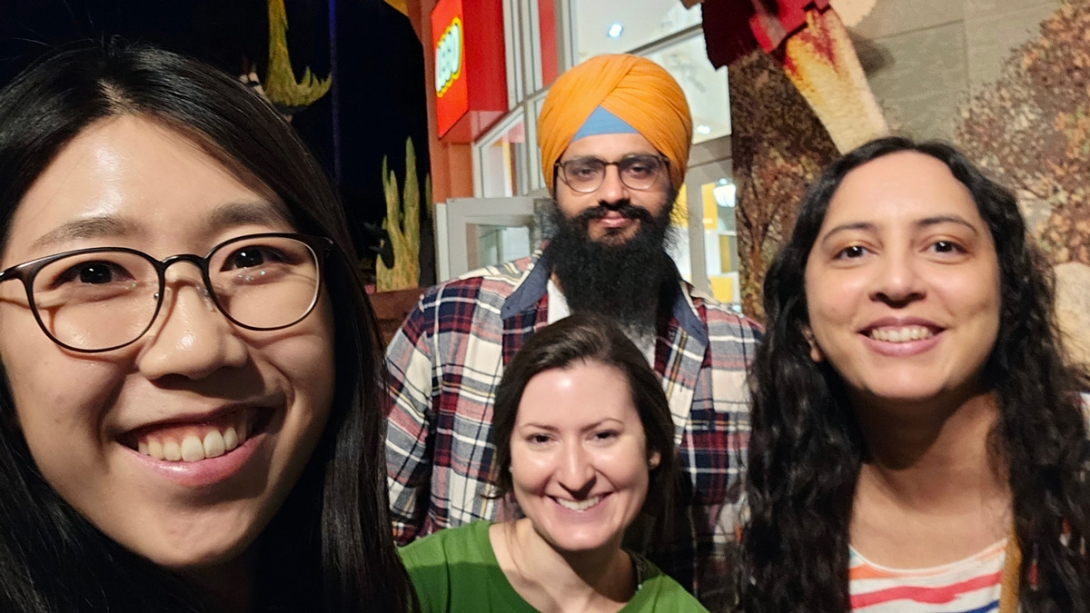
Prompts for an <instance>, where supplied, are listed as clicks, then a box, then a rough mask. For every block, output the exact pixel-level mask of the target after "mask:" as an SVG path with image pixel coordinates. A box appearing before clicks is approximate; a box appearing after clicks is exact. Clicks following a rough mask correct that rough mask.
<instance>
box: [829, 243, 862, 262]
mask: <svg viewBox="0 0 1090 613" xmlns="http://www.w3.org/2000/svg"><path fill="white" fill-rule="evenodd" d="M866 254H867V248H866V247H864V246H862V245H849V246H847V247H845V248H843V249H841V250H840V251H837V252H836V255H835V256H834V257H833V259H836V260H857V259H859V258H861V257H863V256H864V255H866Z"/></svg>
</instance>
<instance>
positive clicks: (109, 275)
mask: <svg viewBox="0 0 1090 613" xmlns="http://www.w3.org/2000/svg"><path fill="white" fill-rule="evenodd" d="M65 264H67V266H66V267H65V268H63V269H60V270H57V271H56V272H55V273H54V274H53V275H52V279H51V280H50V282H49V285H50V286H52V287H60V286H62V285H66V284H69V283H78V284H86V285H108V284H111V283H119V282H121V283H124V282H131V281H132V280H133V274H132V273H131V272H129V271H128V270H127V269H126V268H125V266H123V265H122V264H120V263H118V262H112V261H110V260H106V259H96V260H86V261H82V262H77V263H70V262H65Z"/></svg>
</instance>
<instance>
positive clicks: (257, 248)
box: [222, 245, 288, 271]
mask: <svg viewBox="0 0 1090 613" xmlns="http://www.w3.org/2000/svg"><path fill="white" fill-rule="evenodd" d="M287 259H288V258H287V257H286V256H285V254H284V253H283V252H281V251H280V250H279V249H276V248H274V247H271V246H267V245H247V246H245V247H240V248H237V249H235V250H233V251H231V253H229V254H228V255H227V257H226V258H225V259H224V261H223V267H222V270H225V271H227V270H239V269H244V268H256V267H258V266H262V265H264V264H271V263H275V262H286V261H287Z"/></svg>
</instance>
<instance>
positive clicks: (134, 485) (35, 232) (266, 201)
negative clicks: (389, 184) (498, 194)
mask: <svg viewBox="0 0 1090 613" xmlns="http://www.w3.org/2000/svg"><path fill="white" fill-rule="evenodd" d="M0 215H2V221H3V228H4V234H3V243H2V253H0V270H2V272H0V362H2V365H3V369H4V373H5V375H6V377H5V384H4V386H3V390H2V391H3V396H2V398H0V610H2V611H5V612H19V613H23V612H27V613H29V612H34V613H46V612H49V613H70V612H74V611H111V612H120V611H134V612H136V611H139V612H147V611H156V612H170V611H187V612H189V611H329V612H333V611H337V612H346V611H395V612H399V611H405V610H408V609H409V608H410V604H409V603H410V601H411V599H412V589H411V587H410V585H409V583H408V580H407V576H406V575H405V573H404V570H403V568H402V566H401V564H400V562H399V560H398V557H397V554H396V550H395V549H394V547H393V545H392V541H391V539H390V537H389V533H388V529H387V526H388V525H389V524H388V522H387V520H386V508H387V502H386V493H385V476H384V475H385V472H384V464H383V446H382V428H383V423H382V420H383V413H382V410H381V406H380V401H379V371H380V363H381V362H380V359H381V358H380V354H379V353H378V352H379V350H380V346H379V340H378V337H377V335H376V331H375V326H374V324H373V316H372V314H371V311H370V309H369V306H368V303H367V300H366V297H365V295H364V293H363V290H362V286H361V285H360V283H359V281H358V280H357V278H356V276H355V275H354V273H353V270H354V266H353V261H354V258H353V256H352V249H351V243H350V242H349V239H348V235H347V232H346V230H345V225H344V220H343V216H342V212H341V211H340V209H339V205H338V203H337V200H336V197H335V196H334V194H333V192H332V190H331V188H330V186H329V184H328V182H327V180H326V178H325V175H324V174H323V171H322V169H321V168H320V167H319V166H318V165H317V163H316V162H315V161H314V159H313V158H312V157H311V155H310V154H309V153H308V152H307V150H306V148H305V146H304V145H302V144H301V142H300V141H299V140H298V139H297V138H296V136H295V135H294V133H293V131H292V130H291V128H290V127H289V126H288V125H287V124H286V123H285V122H284V121H283V120H282V119H281V118H280V117H279V116H278V115H277V114H276V112H275V111H274V110H273V109H272V107H271V106H270V105H268V104H267V103H265V102H264V101H263V100H262V99H261V98H259V97H258V96H257V95H256V94H254V93H253V92H251V91H250V90H249V89H248V88H247V87H246V86H244V85H242V84H240V83H238V82H237V81H236V80H235V79H233V78H231V77H229V76H227V75H225V74H221V73H218V72H217V71H215V70H213V69H210V68H208V67H206V66H203V65H201V64H199V63H196V62H194V61H191V60H188V59H185V58H182V57H179V56H176V55H173V54H170V53H166V52H163V51H159V50H156V49H153V48H148V47H123V46H117V45H111V46H109V47H107V48H85V49H77V50H69V51H66V52H62V53H59V54H56V55H54V56H52V57H50V58H49V59H46V60H44V61H42V62H40V63H38V64H37V65H36V66H34V67H32V68H31V69H29V70H28V71H27V72H25V73H24V74H22V75H21V76H19V77H18V78H17V79H16V80H15V81H14V82H13V83H12V84H11V85H10V86H9V87H8V88H7V89H5V90H4V91H3V92H2V93H0Z"/></svg>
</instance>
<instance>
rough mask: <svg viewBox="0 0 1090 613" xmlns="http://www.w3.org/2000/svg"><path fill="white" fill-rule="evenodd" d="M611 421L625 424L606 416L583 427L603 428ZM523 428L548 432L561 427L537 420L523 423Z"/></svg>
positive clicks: (587, 428)
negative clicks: (540, 422)
mask: <svg viewBox="0 0 1090 613" xmlns="http://www.w3.org/2000/svg"><path fill="white" fill-rule="evenodd" d="M609 422H616V423H618V424H621V425H624V421H623V420H620V419H617V418H616V417H606V418H605V419H602V420H599V421H596V422H594V423H593V424H590V425H589V426H587V427H585V428H583V429H582V431H583V432H587V431H589V430H594V429H595V428H601V427H602V425H603V424H606V423H609ZM523 428H537V429H539V430H546V431H548V432H558V431H559V429H558V428H557V427H556V426H550V425H548V424H539V423H535V422H530V423H526V424H522V426H520V427H519V429H520V430H521V429H523Z"/></svg>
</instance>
